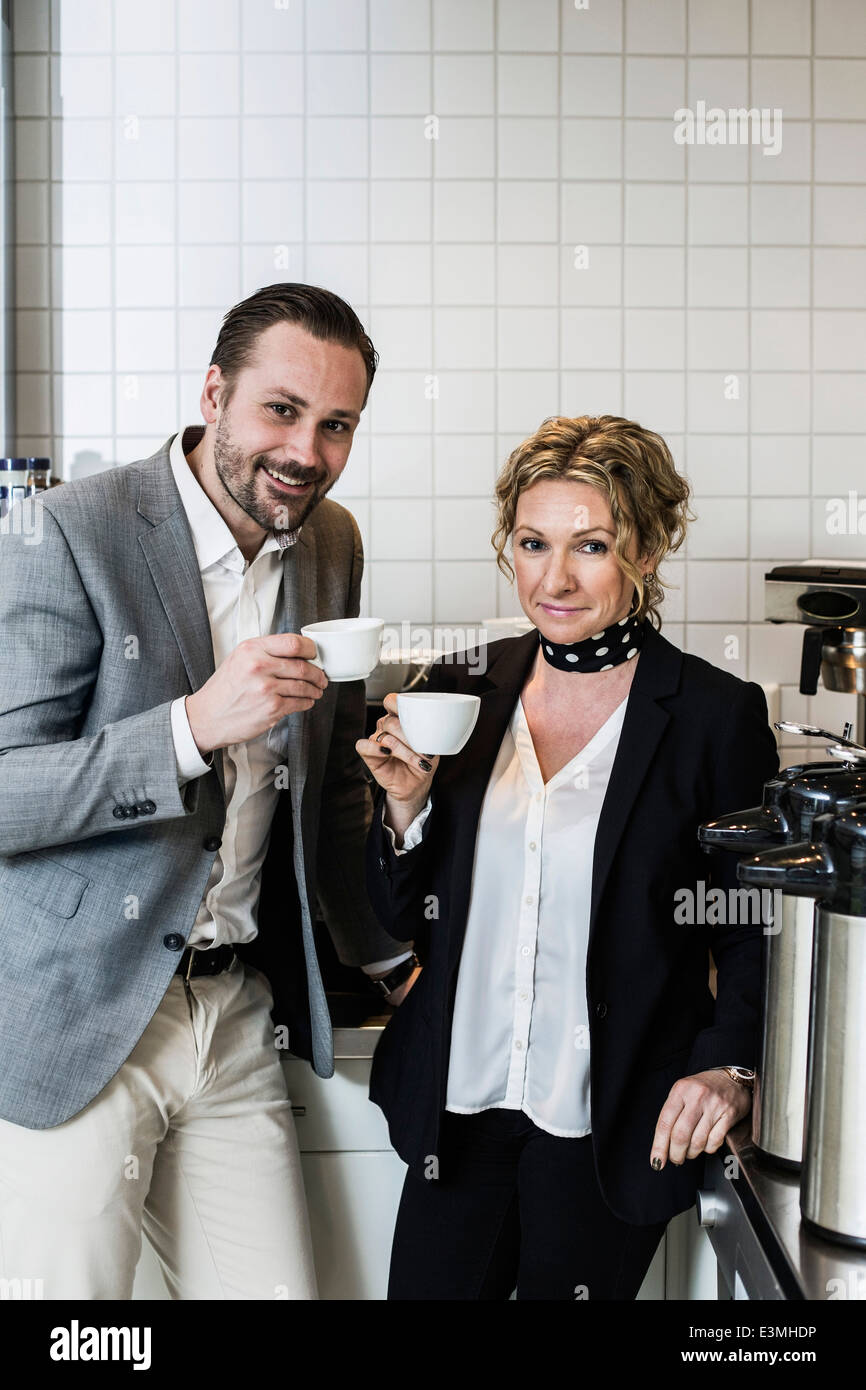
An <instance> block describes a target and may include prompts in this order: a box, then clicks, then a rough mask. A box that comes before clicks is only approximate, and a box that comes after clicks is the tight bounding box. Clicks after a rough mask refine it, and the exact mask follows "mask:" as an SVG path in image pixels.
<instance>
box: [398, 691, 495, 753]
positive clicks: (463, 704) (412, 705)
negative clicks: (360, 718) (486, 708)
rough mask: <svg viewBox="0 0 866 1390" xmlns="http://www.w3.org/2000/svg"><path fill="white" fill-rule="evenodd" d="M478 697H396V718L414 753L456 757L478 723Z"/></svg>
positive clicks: (446, 694) (414, 694) (440, 693)
mask: <svg viewBox="0 0 866 1390" xmlns="http://www.w3.org/2000/svg"><path fill="white" fill-rule="evenodd" d="M480 708H481V700H480V698H479V696H478V695H456V694H452V693H451V692H450V691H444V690H443V691H439V690H417V691H412V692H411V694H406V695H398V696H397V718H398V719H399V720H400V727H401V728H402V730H403V733H404V734H405V735H406V740H407V742H408V744H409V747H410V748H414V750H415V752H416V753H433V754H434V755H435V754H437V753H459V752H460V750H461V748H462V747H463V745H464V744H465V743H466V740H467V739H468V738H469V735H470V734H471V733H472V730H473V729H474V728H475V722H476V720H477V719H478V711H479V709H480Z"/></svg>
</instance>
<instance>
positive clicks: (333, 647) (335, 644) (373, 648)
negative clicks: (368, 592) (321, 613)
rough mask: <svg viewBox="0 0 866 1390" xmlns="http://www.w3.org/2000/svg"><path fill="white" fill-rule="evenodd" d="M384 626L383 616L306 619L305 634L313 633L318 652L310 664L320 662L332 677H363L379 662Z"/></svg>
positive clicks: (334, 679)
mask: <svg viewBox="0 0 866 1390" xmlns="http://www.w3.org/2000/svg"><path fill="white" fill-rule="evenodd" d="M384 626H385V623H384V620H383V619H382V618H330V619H327V620H326V621H325V622H321V623H307V624H306V626H305V627H302V628H301V636H302V637H311V638H312V639H313V641H314V642H315V644H316V656H315V657H310V658H309V661H310V665H311V666H319V667H320V668H321V669H322V670H323V671H324V673H325V675H326V676H327V677H328V680H329V681H360V680H364V679H365V677H366V676H369V674H370V672H371V671H373V670H374V669H375V667H376V666H378V664H379V643H380V641H381V638H382V630H383V628H384Z"/></svg>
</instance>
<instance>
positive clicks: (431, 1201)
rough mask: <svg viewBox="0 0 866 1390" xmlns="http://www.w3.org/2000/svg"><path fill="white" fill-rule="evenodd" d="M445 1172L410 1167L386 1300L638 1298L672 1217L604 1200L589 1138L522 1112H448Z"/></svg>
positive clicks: (395, 1240)
mask: <svg viewBox="0 0 866 1390" xmlns="http://www.w3.org/2000/svg"><path fill="white" fill-rule="evenodd" d="M442 1140H443V1142H442V1151H443V1153H445V1152H446V1149H447V1153H448V1156H449V1158H448V1172H447V1174H445V1175H443V1177H442V1178H440V1179H435V1180H434V1179H425V1178H419V1177H417V1176H416V1175H415V1174H414V1173H412V1172H409V1173H407V1174H406V1180H405V1182H404V1185H403V1194H402V1197H401V1199H400V1207H399V1210H398V1213H397V1224H396V1228H395V1231H394V1243H393V1247H392V1251H391V1273H390V1279H389V1284H388V1298H389V1299H488V1300H492V1299H508V1298H510V1297H511V1295H512V1293H513V1292H514V1291H515V1289H516V1297H517V1298H518V1299H569V1300H574V1299H589V1300H598V1299H633V1298H634V1297H635V1295H636V1294H637V1292H638V1289H639V1288H640V1286H641V1284H642V1283H643V1280H644V1276H645V1275H646V1272H647V1270H648V1269H649V1266H650V1264H651V1262H652V1258H653V1255H654V1254H655V1252H656V1250H657V1248H658V1244H659V1241H660V1240H661V1238H662V1236H663V1234H664V1231H665V1227H666V1225H667V1222H664V1221H663V1222H660V1223H656V1224H654V1225H652V1226H633V1225H630V1224H629V1223H628V1222H625V1221H621V1220H620V1219H619V1218H618V1217H617V1216H615V1215H614V1214H613V1212H612V1211H611V1210H610V1208H609V1207H608V1206H607V1204H606V1203H605V1201H604V1198H603V1197H602V1195H601V1191H600V1189H599V1186H598V1180H597V1178H596V1175H595V1167H594V1163H593V1156H592V1138H591V1136H587V1137H586V1138H584V1139H563V1138H559V1137H557V1136H555V1135H552V1134H548V1133H547V1132H546V1131H545V1130H543V1129H539V1127H538V1126H537V1125H535V1124H534V1123H533V1122H532V1120H530V1118H529V1117H528V1115H525V1114H524V1113H523V1111H522V1110H504V1109H493V1110H482V1111H481V1112H480V1113H479V1114H477V1115H457V1114H454V1113H452V1112H451V1111H446V1112H445V1114H444V1116H443V1132H442Z"/></svg>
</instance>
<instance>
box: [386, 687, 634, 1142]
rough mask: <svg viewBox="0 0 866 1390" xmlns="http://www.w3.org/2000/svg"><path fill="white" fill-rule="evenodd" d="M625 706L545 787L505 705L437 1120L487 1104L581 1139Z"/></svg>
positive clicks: (521, 725) (519, 709)
mask: <svg viewBox="0 0 866 1390" xmlns="http://www.w3.org/2000/svg"><path fill="white" fill-rule="evenodd" d="M627 702H628V696H626V697H625V699H623V700H622V701H621V703H620V704H619V705H618V706H617V708H616V709H615V710H614V711H613V713H612V714H611V715H610V716H609V717H608V719H607V720H606V721H605V723H604V724H603V725H602V726H601V728H600V729H599V730H598V732H597V733H596V734H594V735H593V737H592V738H591V739H590V741H589V743H588V744H587V745H586V746H585V747H584V748H583V749H581V751H580V752H579V753H578V754H577V755H576V756H575V757H574V758H572V759H571V761H570V762H569V763H567V764H566V765H565V767H563V768H560V770H559V772H557V773H556V775H555V776H554V777H552V778H551V779H550V781H549V782H547V783H545V782H544V779H543V777H542V775H541V770H540V768H539V766H538V759H537V757H536V755H535V749H534V747H533V744H532V736H531V734H530V732H529V726H528V724H527V722H526V715H525V713H524V710H523V703H522V701H521V700H520V699H518V700H517V703H516V704H515V707H514V712H513V714H512V717H511V720H510V723H509V726H508V729H507V730H506V733H505V736H504V738H503V740H502V743H501V745H500V748H499V753H498V755H497V758H496V762H495V764H494V766H493V771H492V773H491V776H490V780H489V782H488V784H487V790H486V792H485V796H484V801H483V804H482V808H481V815H480V818H479V823H478V836H477V840H476V846H475V860H474V866H473V873H472V889H471V896H470V902H469V911H468V916H467V921H466V933H465V938H464V942H463V951H462V955H461V958H460V970H459V974H458V977H457V994H456V998H455V1002H454V1017H453V1024H452V1031H451V1051H450V1059H449V1069H448V1088H447V1097H446V1109H448V1110H453V1111H457V1112H459V1113H461V1114H473V1113H475V1112H477V1111H479V1110H486V1109H490V1108H491V1107H494V1106H497V1107H500V1108H503V1109H506V1110H523V1111H524V1113H525V1114H527V1115H528V1116H529V1117H530V1119H532V1120H533V1121H534V1122H535V1124H537V1125H538V1126H539V1128H541V1129H544V1130H547V1131H548V1133H550V1134H555V1135H560V1136H562V1137H565V1138H579V1137H581V1136H583V1135H586V1134H589V1133H590V1132H591V1125H590V1110H589V1019H588V1016H587V1000H586V955H587V944H588V939H589V910H590V897H591V891H592V861H593V854H594V849H595V834H596V829H597V826H598V818H599V815H600V813H601V807H602V803H603V801H604V797H605V792H606V790H607V784H608V779H609V777H610V772H611V768H612V766H613V760H614V757H615V756H616V750H617V746H618V743H619V735H620V731H621V729H622V723H623V720H624V718H625V710H626V704H627ZM431 804H432V803H431V801H430V800H429V799H428V802H427V805H426V806H425V807H424V808H423V810H421V811H420V812H419V814H418V816H417V817H416V818H415V820H414V821H413V822H412V824H411V825H410V826H409V827H408V829H407V831H406V834H405V835H404V837H403V848H402V850H397V851H396V852H397V853H398V854H399V853H408V852H409V851H410V850H411V849H412V848H414V847H415V846H416V845H417V843H418V842H419V840H420V838H421V826H422V825H423V823H424V820H425V819H426V817H427V815H428V814H429V811H430V807H431ZM383 816H384V807H383ZM385 828H386V829H387V830H389V832H390V833H391V836H392V843H393V842H394V840H393V832H392V831H390V827H387V826H386V827H385ZM395 848H396V846H395Z"/></svg>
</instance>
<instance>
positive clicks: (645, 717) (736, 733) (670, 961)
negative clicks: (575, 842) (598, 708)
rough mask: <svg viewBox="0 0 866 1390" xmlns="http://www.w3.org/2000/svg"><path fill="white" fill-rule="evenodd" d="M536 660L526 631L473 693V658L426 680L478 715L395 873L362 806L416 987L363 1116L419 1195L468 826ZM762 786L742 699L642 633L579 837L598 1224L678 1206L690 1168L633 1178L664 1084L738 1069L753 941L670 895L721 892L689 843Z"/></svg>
mask: <svg viewBox="0 0 866 1390" xmlns="http://www.w3.org/2000/svg"><path fill="white" fill-rule="evenodd" d="M537 649H538V633H537V631H536V630H535V629H533V631H532V632H529V633H527V634H525V635H524V636H521V637H507V638H504V639H502V640H501V641H498V642H493V643H492V644H490V645H489V646H488V647H487V648H486V674H484V675H479V674H475V673H474V672H475V671H478V670H484V669H485V668H484V664H483V663H480V662H479V649H476V650H475V652H473V653H469V654H468V659H467V656H466V655H464V656H463V657H462V658H461V659H460V660H459V661H444V660H441V661H439V662H437V663H436V665H435V666H433V667H432V669H431V672H430V680H429V684H428V686H427V689H429V690H456V691H464V692H468V693H473V694H477V695H480V696H481V708H480V710H479V714H478V722H477V724H476V726H475V729H474V730H473V732H472V735H471V736H470V738H469V740H468V742H467V743H466V745H465V747H464V748H463V750H462V752H461V753H459V754H457V755H456V756H454V757H446V758H443V759H442V761H441V762H440V764H439V767H438V769H437V772H436V776H435V778H434V780H433V788H432V809H431V811H430V814H429V815H428V817H427V820H426V822H425V824H424V829H423V838H422V840H421V843H420V844H419V845H418V846H416V848H415V849H413V850H410V851H408V852H407V853H406V854H404V855H399V856H398V855H395V854H394V851H393V849H392V848H391V843H390V838H389V836H388V835H387V834H386V832H385V830H384V829H383V827H382V800H383V797H384V793H383V791H382V789H381V788H378V787H377V789H376V795H375V813H374V816H373V821H372V824H371V827H370V833H369V837H368V841H367V886H368V892H369V895H370V900H371V902H372V904H373V908H374V910H375V912H376V914H377V916H378V917H379V920H380V921H381V923H382V925H383V926H384V927H385V929H386V930H387V931H388V932H390V933H391V934H392V935H393V936H394V937H395V938H397V939H398V940H400V941H406V940H408V939H411V938H414V941H415V949H416V951H417V953H418V956H419V958H420V960H421V963H422V965H423V966H424V969H423V971H422V972H421V975H420V976H419V978H418V980H417V982H416V984H415V985H414V987H413V988H412V989H411V990H410V992H409V994H408V995H407V997H406V999H405V1001H404V1002H403V1004H401V1005H400V1007H399V1008H398V1009H397V1011H396V1013H395V1014H394V1016H393V1017H392V1018H391V1019H390V1020H389V1022H388V1025H387V1027H386V1028H385V1031H384V1033H383V1035H382V1038H381V1040H380V1042H379V1045H378V1047H377V1048H376V1052H375V1055H374V1058H373V1070H372V1076H371V1082H370V1098H371V1100H373V1101H375V1102H376V1104H377V1105H379V1106H380V1107H381V1108H382V1110H383V1111H384V1114H385V1116H386V1118H387V1120H388V1126H389V1130H390V1135H391V1142H392V1144H393V1145H394V1148H395V1149H396V1151H397V1153H398V1154H399V1155H400V1157H401V1158H402V1159H403V1161H404V1162H405V1163H407V1164H408V1165H409V1167H410V1168H411V1169H413V1170H414V1171H415V1172H416V1173H417V1174H418V1175H419V1176H425V1175H426V1176H428V1177H429V1176H430V1174H431V1173H436V1172H438V1176H439V1177H440V1178H445V1177H446V1176H447V1172H448V1159H449V1155H448V1152H447V1145H446V1144H444V1143H442V1142H441V1136H440V1127H441V1119H442V1114H443V1111H444V1107H445V1095H446V1081H447V1068H448V1058H449V1050H450V1038H451V1019H452V1014H453V1009H454V997H455V992H456V987H457V972H458V968H459V964H460V953H461V948H462V942H463V933H464V931H465V927H466V918H467V911H468V906H469V895H470V888H471V877H472V865H473V859H474V853H475V839H476V835H477V832H478V819H479V815H480V811H481V803H482V800H483V797H484V793H485V790H486V787H487V782H488V779H489V777H490V773H491V771H492V769H493V764H494V762H495V760H496V755H497V753H498V751H499V746H500V743H501V741H502V738H503V736H504V734H505V731H506V728H507V725H508V721H509V719H510V717H511V714H512V711H513V709H514V704H515V701H516V700H517V698H518V695H519V693H520V691H521V689H522V688H523V685H524V683H525V681H526V679H527V678H528V675H529V672H530V668H531V666H532V662H533V659H534V657H535V655H536V652H537ZM483 651H484V649H481V652H482V654H483ZM576 679H579V677H576ZM778 768H779V758H778V754H777V752H776V741H775V738H774V735H773V732H772V730H771V728H770V726H769V720H768V712H767V702H766V699H765V697H764V692H763V690H762V689H761V687H760V686H759V685H757V684H756V683H754V682H746V681H743V680H740V679H739V678H738V677H737V676H734V675H732V674H731V673H729V672H727V671H723V670H720V669H719V668H718V667H716V666H713V665H711V664H710V663H709V662H707V661H704V660H703V659H702V658H700V657H697V656H692V655H689V654H687V653H684V652H682V651H680V649H679V648H678V647H675V646H673V644H672V643H670V642H669V641H668V640H667V638H665V637H663V636H662V635H661V633H659V632H658V631H657V630H656V629H655V628H654V627H652V626H650V627H649V628H648V631H647V635H646V641H645V644H644V647H643V649H642V651H641V655H640V658H639V659H638V664H637V669H636V670H635V673H634V676H633V679H632V684H631V688H630V690H629V696H628V704H627V706H626V713H625V718H624V721H623V725H622V731H621V734H620V739H619V744H618V747H617V752H616V757H615V760H614V764H613V768H612V770H611V776H610V781H609V783H608V788H607V793H606V795H605V799H604V803H603V805H602V810H601V815H600V818H599V822H598V829H597V834H596V840H595V854H594V860H593V877H592V899H591V909H590V929H589V948H588V958H587V968H586V982H585V988H586V992H587V1003H588V1008H589V1014H588V1017H589V1021H590V1108H591V1117H592V1141H593V1150H594V1154H595V1164H596V1171H597V1173H598V1177H599V1181H600V1184H601V1188H602V1192H603V1194H604V1197H605V1200H606V1202H607V1204H608V1206H609V1207H610V1208H611V1209H612V1210H613V1211H614V1213H615V1214H616V1215H617V1216H619V1217H620V1218H621V1219H623V1220H625V1221H630V1222H633V1223H635V1224H638V1225H644V1224H649V1223H652V1222H656V1221H667V1220H669V1219H670V1218H671V1217H672V1216H674V1215H675V1214H676V1213H677V1212H679V1211H684V1210H685V1209H686V1208H688V1207H690V1206H691V1205H692V1204H693V1202H694V1200H695V1192H696V1189H697V1187H698V1186H699V1184H700V1182H701V1179H702V1174H703V1158H698V1159H694V1160H686V1162H685V1163H684V1164H682V1165H681V1166H679V1167H677V1166H675V1165H674V1164H672V1163H670V1162H669V1163H667V1164H666V1165H665V1167H664V1168H663V1169H662V1171H661V1172H659V1173H656V1172H654V1171H653V1169H652V1168H651V1167H650V1160H649V1155H650V1147H651V1144H652V1138H653V1132H654V1130H655V1125H656V1121H657V1119H658V1114H659V1111H660V1109H661V1107H662V1105H663V1103H664V1101H665V1099H666V1097H667V1094H668V1091H669V1090H670V1088H671V1086H672V1085H673V1083H674V1082H675V1081H676V1080H677V1079H678V1078H680V1077H683V1076H689V1075H691V1074H692V1073H694V1072H698V1071H703V1070H705V1069H707V1068H709V1067H716V1066H726V1065H737V1066H745V1067H751V1066H754V1065H755V1058H756V1053H757V1048H758V1045H759V1028H760V1012H761V969H762V949H761V948H762V939H763V936H762V931H761V927H760V924H757V925H754V926H749V925H739V926H736V925H734V926H727V925H717V926H702V925H699V924H693V925H679V924H678V923H677V922H676V921H675V920H674V914H675V910H676V907H677V903H678V902H679V901H681V899H675V896H674V895H675V893H676V891H677V890H678V889H683V888H687V889H691V891H693V892H695V893H696V894H699V893H700V892H701V881H703V884H704V885H705V891H706V892H709V889H710V887H711V886H717V887H722V888H732V887H736V886H737V880H736V856H735V855H733V854H730V853H722V852H719V853H717V854H712V855H708V854H706V853H705V852H704V851H703V850H702V849H701V847H700V845H699V843H698V839H697V827H698V825H699V824H700V823H701V822H702V821H704V820H710V819H713V818H714V817H716V816H721V815H724V814H725V813H726V812H731V811H737V810H742V809H744V808H745V807H748V806H754V805H757V804H758V803H759V802H760V800H761V794H762V789H763V784H764V782H765V781H766V780H767V779H768V778H769V777H771V776H773V774H774V773H775V772H776V771H777V770H778ZM680 915H682V914H680ZM741 915H742V914H741ZM749 920H751V919H749ZM710 947H711V948H712V954H713V959H714V960H715V963H716V967H717V990H716V998H715V999H714V998H713V995H712V993H711V991H710V988H709V983H708V976H709V954H708V948H710ZM583 983H584V982H583V981H580V982H578V981H575V988H581V987H583ZM479 1002H482V1001H479ZM434 1160H435V1162H434Z"/></svg>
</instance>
